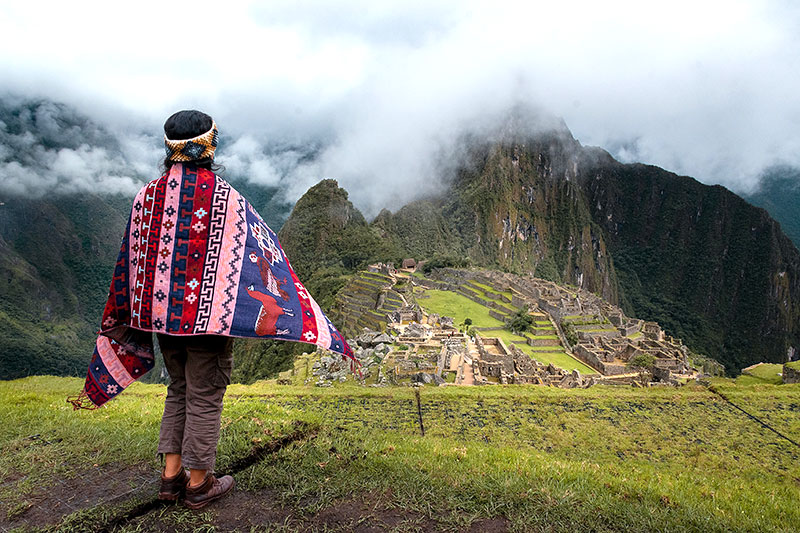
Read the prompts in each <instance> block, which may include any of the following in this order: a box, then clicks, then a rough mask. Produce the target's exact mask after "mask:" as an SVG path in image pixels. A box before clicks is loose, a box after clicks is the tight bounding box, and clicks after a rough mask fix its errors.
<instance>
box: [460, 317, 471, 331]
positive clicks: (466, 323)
mask: <svg viewBox="0 0 800 533" xmlns="http://www.w3.org/2000/svg"><path fill="white" fill-rule="evenodd" d="M461 325H462V326H463V327H464V328H463V330H462V331H468V330H469V327H470V326H471V325H472V319H471V318H469V317H467V318H465V319H464V321H463V322H462V323H461Z"/></svg>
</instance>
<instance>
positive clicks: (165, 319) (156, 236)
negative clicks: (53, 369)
mask: <svg viewBox="0 0 800 533" xmlns="http://www.w3.org/2000/svg"><path fill="white" fill-rule="evenodd" d="M151 332H157V333H166V334H169V335H205V334H211V335H225V336H230V337H253V338H270V339H283V340H291V341H300V342H306V343H310V344H315V345H317V346H320V347H322V348H325V349H327V350H330V351H332V352H338V353H340V354H342V356H343V357H344V358H345V359H349V360H350V362H351V365H354V364H356V363H355V359H354V357H353V352H352V350H351V349H350V347H349V346H348V345H347V343H346V342H345V340H344V338H343V337H342V335H341V334H340V333H339V332H338V331H337V330H336V328H335V327H334V326H333V324H331V322H330V320H328V318H327V317H326V316H325V315H324V314H323V312H322V311H321V310H320V308H319V306H318V305H317V303H316V302H315V301H314V298H312V297H311V295H310V294H308V291H306V289H305V287H303V284H302V283H301V282H300V280H299V279H297V276H296V275H295V273H294V271H293V270H292V267H291V266H290V264H289V259H288V258H287V257H286V255H285V254H284V253H283V250H282V249H281V246H280V244H279V243H278V238H277V236H276V235H275V233H274V232H273V231H272V230H271V229H270V228H269V227H268V226H267V225H266V224H265V223H264V220H263V219H262V218H261V216H260V215H259V214H258V213H257V212H256V210H255V209H253V207H252V206H251V205H250V204H249V203H248V202H247V200H245V199H244V197H242V195H241V194H239V193H238V192H237V191H236V190H235V189H233V187H231V186H230V185H229V184H228V183H227V182H226V181H225V180H223V179H222V178H220V177H218V176H216V175H214V173H213V172H211V171H209V170H205V169H198V168H196V167H194V166H191V165H182V164H176V165H173V166H172V168H171V170H170V172H169V173H168V174H167V175H165V176H163V177H161V178H159V179H157V180H154V181H152V182H150V183H149V184H147V185H146V186H145V187H144V188H142V190H141V191H139V193H138V194H137V195H136V198H135V200H134V202H133V208H132V209H131V215H130V218H129V220H128V225H127V228H126V230H125V235H124V236H123V239H122V247H121V249H120V253H119V259H118V260H117V264H116V267H115V269H114V277H113V280H112V282H111V288H110V290H109V296H108V301H107V302H106V307H105V311H104V312H103V319H102V324H101V329H100V332H99V335H98V337H97V343H96V345H95V350H94V355H93V357H92V361H91V363H90V365H89V372H88V375H87V377H86V383H85V386H84V390H83V392H82V393H81V395H80V396H79V397H78V398H75V399H71V400H70V401H71V402H72V403H73V405H75V407H76V408H78V407H88V408H91V407H94V406H100V405H103V404H104V403H105V402H107V401H108V400H109V399H111V398H113V397H114V396H116V395H117V394H119V393H120V392H121V391H122V390H123V389H124V388H125V387H127V386H128V385H130V384H131V383H132V382H133V381H135V380H137V379H139V378H140V377H142V376H143V375H144V374H145V373H147V371H148V370H150V369H151V368H152V367H153V364H154V352H153V343H152V335H151ZM86 400H90V401H91V403H88V402H87V401H86Z"/></svg>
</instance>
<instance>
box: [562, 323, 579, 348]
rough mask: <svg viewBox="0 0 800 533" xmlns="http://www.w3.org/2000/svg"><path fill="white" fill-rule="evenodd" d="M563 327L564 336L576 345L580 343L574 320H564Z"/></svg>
mask: <svg viewBox="0 0 800 533" xmlns="http://www.w3.org/2000/svg"><path fill="white" fill-rule="evenodd" d="M561 329H562V330H563V331H564V338H566V339H567V342H568V343H570V345H572V346H575V345H576V344H577V343H578V332H577V330H576V329H575V326H573V325H572V322H567V321H566V320H565V321H562V322H561Z"/></svg>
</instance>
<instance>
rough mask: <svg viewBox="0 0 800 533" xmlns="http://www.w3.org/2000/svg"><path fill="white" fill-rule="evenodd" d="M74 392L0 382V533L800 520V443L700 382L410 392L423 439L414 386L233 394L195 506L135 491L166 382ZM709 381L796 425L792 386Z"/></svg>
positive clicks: (779, 526) (598, 527) (769, 417)
mask: <svg viewBox="0 0 800 533" xmlns="http://www.w3.org/2000/svg"><path fill="white" fill-rule="evenodd" d="M81 384H82V380H81V379H76V378H52V377H34V378H26V379H23V380H17V381H12V382H2V383H0V416H1V417H2V420H3V421H4V424H3V425H2V427H0V449H1V450H2V454H0V474H1V475H2V480H3V483H2V484H0V528H3V529H12V528H19V529H20V530H25V529H28V530H47V531H100V530H109V531H116V532H134V531H164V530H169V531H218V530H225V531H231V530H235V531H300V530H302V531H353V530H360V528H363V527H366V526H367V525H371V526H372V527H375V528H377V530H393V531H484V530H486V531H503V530H508V531H517V532H523V531H524V532H528V531H542V532H544V531H548V532H549V531H555V532H561V531H563V532H573V531H598V532H611V531H636V532H650V531H664V532H667V531H693V532H727V531H752V532H757V531H758V532H762V531H763V532H771V531H785V532H789V531H796V528H795V526H796V525H797V524H800V506H798V505H797V501H798V499H799V498H800V483H798V479H800V451H799V450H798V449H797V448H796V447H794V446H793V445H791V444H790V443H788V442H787V441H786V440H783V439H781V438H779V437H778V436H776V435H775V434H774V433H772V432H770V431H768V430H766V429H764V428H763V427H762V426H761V425H759V424H758V423H756V422H754V421H753V420H751V419H749V418H748V417H746V416H745V415H743V414H742V413H740V412H738V411H737V410H735V409H734V408H732V407H731V406H730V405H728V404H727V403H726V402H724V401H722V400H721V399H720V398H719V397H717V396H715V395H713V394H711V393H710V392H709V391H707V390H705V389H703V388H702V387H699V386H688V387H684V388H681V389H672V388H670V389H620V388H612V387H601V386H597V387H592V388H590V389H584V390H561V389H555V388H547V387H531V386H528V387H525V386H494V387H473V388H467V387H450V388H426V389H424V390H422V391H421V412H422V418H423V422H424V426H425V436H424V437H423V436H421V435H420V428H419V424H418V418H417V416H418V415H417V407H416V403H415V400H414V392H413V390H411V389H410V388H402V387H400V388H384V389H376V388H369V387H357V386H341V387H336V388H328V389H319V388H314V387H294V386H277V385H274V384H269V383H265V382H261V383H256V384H254V385H251V386H242V385H236V386H231V387H230V388H229V390H228V395H227V396H226V400H225V409H224V411H223V422H222V430H221V441H220V448H219V455H218V466H217V470H218V471H219V472H221V473H224V472H233V473H234V477H235V479H236V481H237V491H236V493H235V494H234V495H233V496H230V497H228V498H226V499H225V500H222V501H220V502H218V503H215V504H213V505H212V506H210V507H209V508H208V509H207V510H205V511H203V512H199V513H191V512H189V511H186V510H184V509H182V508H181V507H175V506H155V505H152V504H151V503H149V502H152V499H153V497H154V496H155V491H156V487H157V485H156V479H157V476H158V462H157V460H156V459H155V456H154V453H155V444H156V440H157V433H158V425H159V418H160V414H161V409H162V406H163V397H164V392H165V388H164V387H163V386H160V385H142V384H134V385H133V386H132V387H131V388H130V389H129V390H128V391H126V392H125V393H123V394H122V395H121V396H120V397H119V398H118V399H115V400H113V401H112V402H110V403H109V404H108V406H107V407H106V408H103V409H101V410H98V411H93V412H86V411H78V412H75V411H72V410H71V408H70V407H69V406H68V405H67V404H66V402H65V401H64V397H65V396H66V395H67V394H70V393H74V392H75V391H76V390H78V389H79V388H80V386H81ZM717 386H718V387H719V389H720V390H721V391H723V392H724V393H725V394H726V395H727V396H728V397H729V398H730V399H731V400H732V401H734V402H736V403H738V404H739V405H741V406H743V407H744V408H745V409H747V410H748V411H749V412H751V413H753V414H755V415H757V416H759V417H761V418H762V419H764V420H766V421H767V422H768V423H770V424H772V425H773V426H775V427H776V428H778V429H779V430H780V431H782V432H783V433H784V434H787V435H792V436H794V437H795V439H796V438H797V437H798V435H800V417H798V416H797V406H798V405H800V385H780V386H777V385H751V386H742V385H740V384H738V383H736V382H733V381H730V380H718V381H717ZM132 472H133V473H135V475H133V474H132ZM120 479H122V480H123V486H122V487H118V486H117V485H115V484H114V480H117V481H118V480H120ZM148 479H149V480H150V482H147V480H148ZM142 480H145V481H144V482H143V481H142ZM67 504H68V505H67ZM36 528H39V529H36Z"/></svg>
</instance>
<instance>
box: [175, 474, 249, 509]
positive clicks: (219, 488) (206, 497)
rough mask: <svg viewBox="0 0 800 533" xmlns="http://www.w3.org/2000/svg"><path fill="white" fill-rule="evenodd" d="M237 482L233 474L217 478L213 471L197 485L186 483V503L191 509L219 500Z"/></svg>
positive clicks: (184, 501)
mask: <svg viewBox="0 0 800 533" xmlns="http://www.w3.org/2000/svg"><path fill="white" fill-rule="evenodd" d="M235 484H236V483H235V482H234V481H233V478H232V477H231V476H222V477H221V478H219V479H217V478H216V477H214V476H213V475H212V474H211V473H208V474H206V478H205V479H204V480H203V482H202V483H200V485H199V486H197V487H191V486H189V485H188V484H187V485H186V498H185V499H184V500H183V503H184V505H186V507H188V508H189V509H200V508H201V507H205V506H206V505H208V504H209V503H211V502H213V501H214V500H218V499H220V498H222V497H223V496H225V495H226V494H228V493H229V492H230V491H231V490H233V486H234V485H235Z"/></svg>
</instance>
